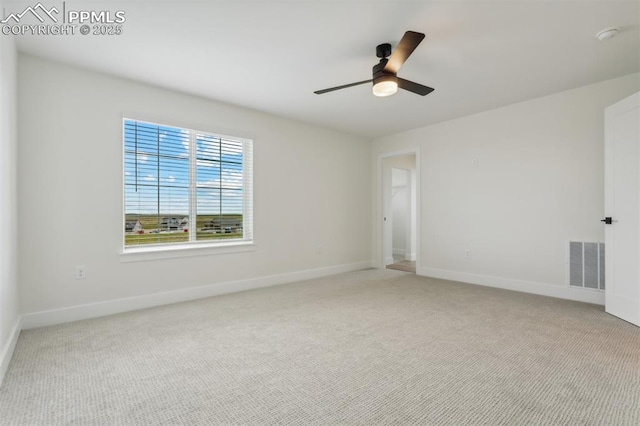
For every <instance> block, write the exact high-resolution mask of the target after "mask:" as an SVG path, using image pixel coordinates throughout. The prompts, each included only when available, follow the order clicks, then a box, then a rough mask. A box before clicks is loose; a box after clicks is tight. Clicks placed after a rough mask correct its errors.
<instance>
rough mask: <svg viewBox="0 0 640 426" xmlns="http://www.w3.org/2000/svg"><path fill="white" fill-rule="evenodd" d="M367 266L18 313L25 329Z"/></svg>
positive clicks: (353, 266) (340, 267) (331, 268)
mask: <svg viewBox="0 0 640 426" xmlns="http://www.w3.org/2000/svg"><path fill="white" fill-rule="evenodd" d="M370 267H371V261H370V260H368V261H364V262H357V263H350V264H346V265H337V266H329V267H326V268H319V269H309V270H305V271H297V272H290V273H286V274H279V275H270V276H266V277H259V278H251V279H247V280H239V281H230V282H224V283H217V284H211V285H205V286H200V287H192V288H186V289H181V290H174V291H167V292H163V293H155V294H147V295H143V296H135V297H127V298H123V299H115V300H108V301H105V302H97V303H90V304H86V305H78V306H71V307H68V308H62V309H54V310H50V311H42V312H34V313H30V314H23V315H22V328H23V329H29V328H36V327H45V326H48V325H54V324H62V323H65V322H71V321H78V320H83V319H89V318H97V317H103V316H106V315H113V314H119V313H121V312H128V311H135V310H137V309H145V308H151V307H154V306H160V305H168V304H171V303H178V302H185V301H188V300H195V299H202V298H205V297H211V296H218V295H221V294H228V293H236V292H239V291H245V290H251V289H255V288H261V287H269V286H273V285H279V284H287V283H291V282H295V281H303V280H309V279H313V278H320V277H325V276H328V275H335V274H340V273H343V272H351V271H358V270H361V269H367V268H370Z"/></svg>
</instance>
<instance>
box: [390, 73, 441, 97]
mask: <svg viewBox="0 0 640 426" xmlns="http://www.w3.org/2000/svg"><path fill="white" fill-rule="evenodd" d="M398 87H399V88H401V89H404V90H408V91H410V92H413V93H415V94H417V95H420V96H424V95H428V94H429V93H431V92H433V91H434V90H435V89H433V88H431V87H427V86H423V85H422V84H418V83H414V82H413V81H409V80H405V79H404V78H400V77H398Z"/></svg>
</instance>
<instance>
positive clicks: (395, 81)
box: [313, 31, 434, 96]
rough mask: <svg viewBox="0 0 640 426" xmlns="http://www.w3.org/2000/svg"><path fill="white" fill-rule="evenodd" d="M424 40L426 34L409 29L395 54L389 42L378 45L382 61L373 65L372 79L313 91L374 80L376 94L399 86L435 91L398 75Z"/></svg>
mask: <svg viewBox="0 0 640 426" xmlns="http://www.w3.org/2000/svg"><path fill="white" fill-rule="evenodd" d="M422 40H424V34H422V33H417V32H415V31H407V32H406V33H404V36H402V40H400V43H399V44H398V47H396V50H394V51H393V54H392V53H391V45H390V44H389V43H384V44H380V45H378V46H377V47H376V56H377V57H378V58H380V62H379V63H378V64H376V65H374V67H373V78H372V79H370V80H363V81H358V82H356V83H350V84H345V85H343V86H337V87H331V88H329V89H323V90H317V91H315V92H313V93H315V94H316V95H322V94H323V93H327V92H333V91H334V90H340V89H346V88H347V87H353V86H358V85H360V84H365V83H371V82H373V94H374V95H376V96H390V95H393V94H394V93H396V92H397V91H398V88H400V89H404V90H408V91H410V92H413V93H415V94H418V95H420V96H425V95H428V94H429V93H431V92H433V90H434V89H433V88H431V87H427V86H423V85H422V84H418V83H414V82H413V81H409V80H405V79H404V78H400V77H398V76H397V74H398V70H399V69H400V67H401V66H402V64H404V63H405V61H406V60H407V58H409V56H410V55H411V54H412V53H413V51H414V50H415V49H416V47H418V45H419V44H420V42H421V41H422ZM389 55H391V57H389ZM387 58H388V59H387Z"/></svg>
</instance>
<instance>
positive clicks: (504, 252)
mask: <svg viewBox="0 0 640 426" xmlns="http://www.w3.org/2000/svg"><path fill="white" fill-rule="evenodd" d="M639 87H640V77H639V75H638V74H634V75H629V76H625V77H621V78H618V79H614V80H610V81H605V82H601V83H598V84H594V85H590V86H585V87H582V88H578V89H575V90H570V91H566V92H562V93H558V94H554V95H551V96H546V97H543V98H539V99H534V100H530V101H527V102H522V103H519V104H515V105H511V106H507V107H504V108H499V109H495V110H491V111H487V112H483V113H480V114H475V115H472V116H468V117H463V118H459V119H456V120H451V121H447V122H443V123H439V124H435V125H431V126H427V127H423V128H419V129H415V130H412V131H407V132H403V133H399V134H395V135H391V136H387V137H383V138H379V139H377V140H375V141H374V142H373V152H372V158H373V170H374V173H373V184H374V187H375V188H374V194H379V193H380V190H379V189H378V188H377V185H378V171H377V170H376V169H377V165H378V163H377V158H378V156H379V155H380V154H383V153H388V152H393V151H398V150H406V149H409V148H413V147H416V146H417V147H419V149H420V152H421V155H420V158H421V182H420V188H421V194H420V196H421V197H420V198H421V203H422V205H421V217H420V221H421V224H420V226H421V240H422V247H421V250H420V252H421V262H419V265H421V268H420V269H419V270H418V273H419V274H423V275H431V276H437V277H443V278H449V279H457V280H461V281H467V282H475V283H479V284H485V285H496V286H501V287H505V288H514V289H518V290H524V291H531V292H536V293H541V294H548V295H554V296H559V297H570V298H577V299H580V300H589V301H593V302H598V303H602V301H603V298H602V294H601V293H591V294H588V295H586V296H585V295H584V294H583V293H584V290H575V291H574V289H569V288H567V287H566V284H565V247H566V246H565V244H566V241H567V240H568V239H572V238H576V239H583V240H586V241H601V240H602V239H603V226H602V224H601V223H600V219H601V218H602V217H603V191H604V189H603V186H604V184H603V181H604V178H603V150H604V148H603V134H604V130H603V129H604V108H605V107H606V106H607V105H609V104H612V103H614V102H615V101H617V100H619V99H622V98H624V97H625V96H627V95H629V94H631V93H633V92H635V91H637V90H638V88H639ZM427 101H428V100H427ZM474 160H477V166H476V165H475V163H474ZM376 196H377V197H378V196H379V195H376ZM374 205H380V204H379V202H376V203H375V204H374ZM379 214H380V213H377V215H379ZM373 236H374V253H380V244H381V241H382V239H381V236H380V229H379V227H378V226H374V227H373ZM466 249H470V250H471V258H465V250H466ZM374 258H375V259H379V258H380V256H379V255H374ZM580 292H582V293H580Z"/></svg>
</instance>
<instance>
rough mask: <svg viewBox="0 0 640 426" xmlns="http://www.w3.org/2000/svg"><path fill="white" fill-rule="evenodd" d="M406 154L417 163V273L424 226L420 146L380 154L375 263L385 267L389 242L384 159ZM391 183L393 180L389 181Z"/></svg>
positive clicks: (382, 267) (418, 272)
mask: <svg viewBox="0 0 640 426" xmlns="http://www.w3.org/2000/svg"><path fill="white" fill-rule="evenodd" d="M405 155H415V158H416V164H415V174H416V185H415V186H416V187H415V191H416V199H415V202H416V229H415V233H416V275H421V274H420V266H421V255H420V254H421V251H422V237H421V234H422V228H421V225H420V222H421V210H422V209H421V207H422V202H421V196H420V195H421V194H420V182H421V171H420V148H419V147H417V146H416V147H412V148H407V149H403V150H398V151H390V152H384V153H381V154H378V190H377V195H378V207H377V212H376V225H375V227H376V230H377V231H378V232H377V240H378V241H377V243H378V252H377V253H376V254H375V257H376V263H377V265H374V266H376V267H378V268H380V269H384V268H385V267H386V265H385V244H386V243H387V241H386V239H385V221H384V217H385V216H384V211H385V203H386V199H385V192H384V183H385V182H384V160H386V159H389V158H393V157H402V156H405ZM389 184H391V182H389Z"/></svg>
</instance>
